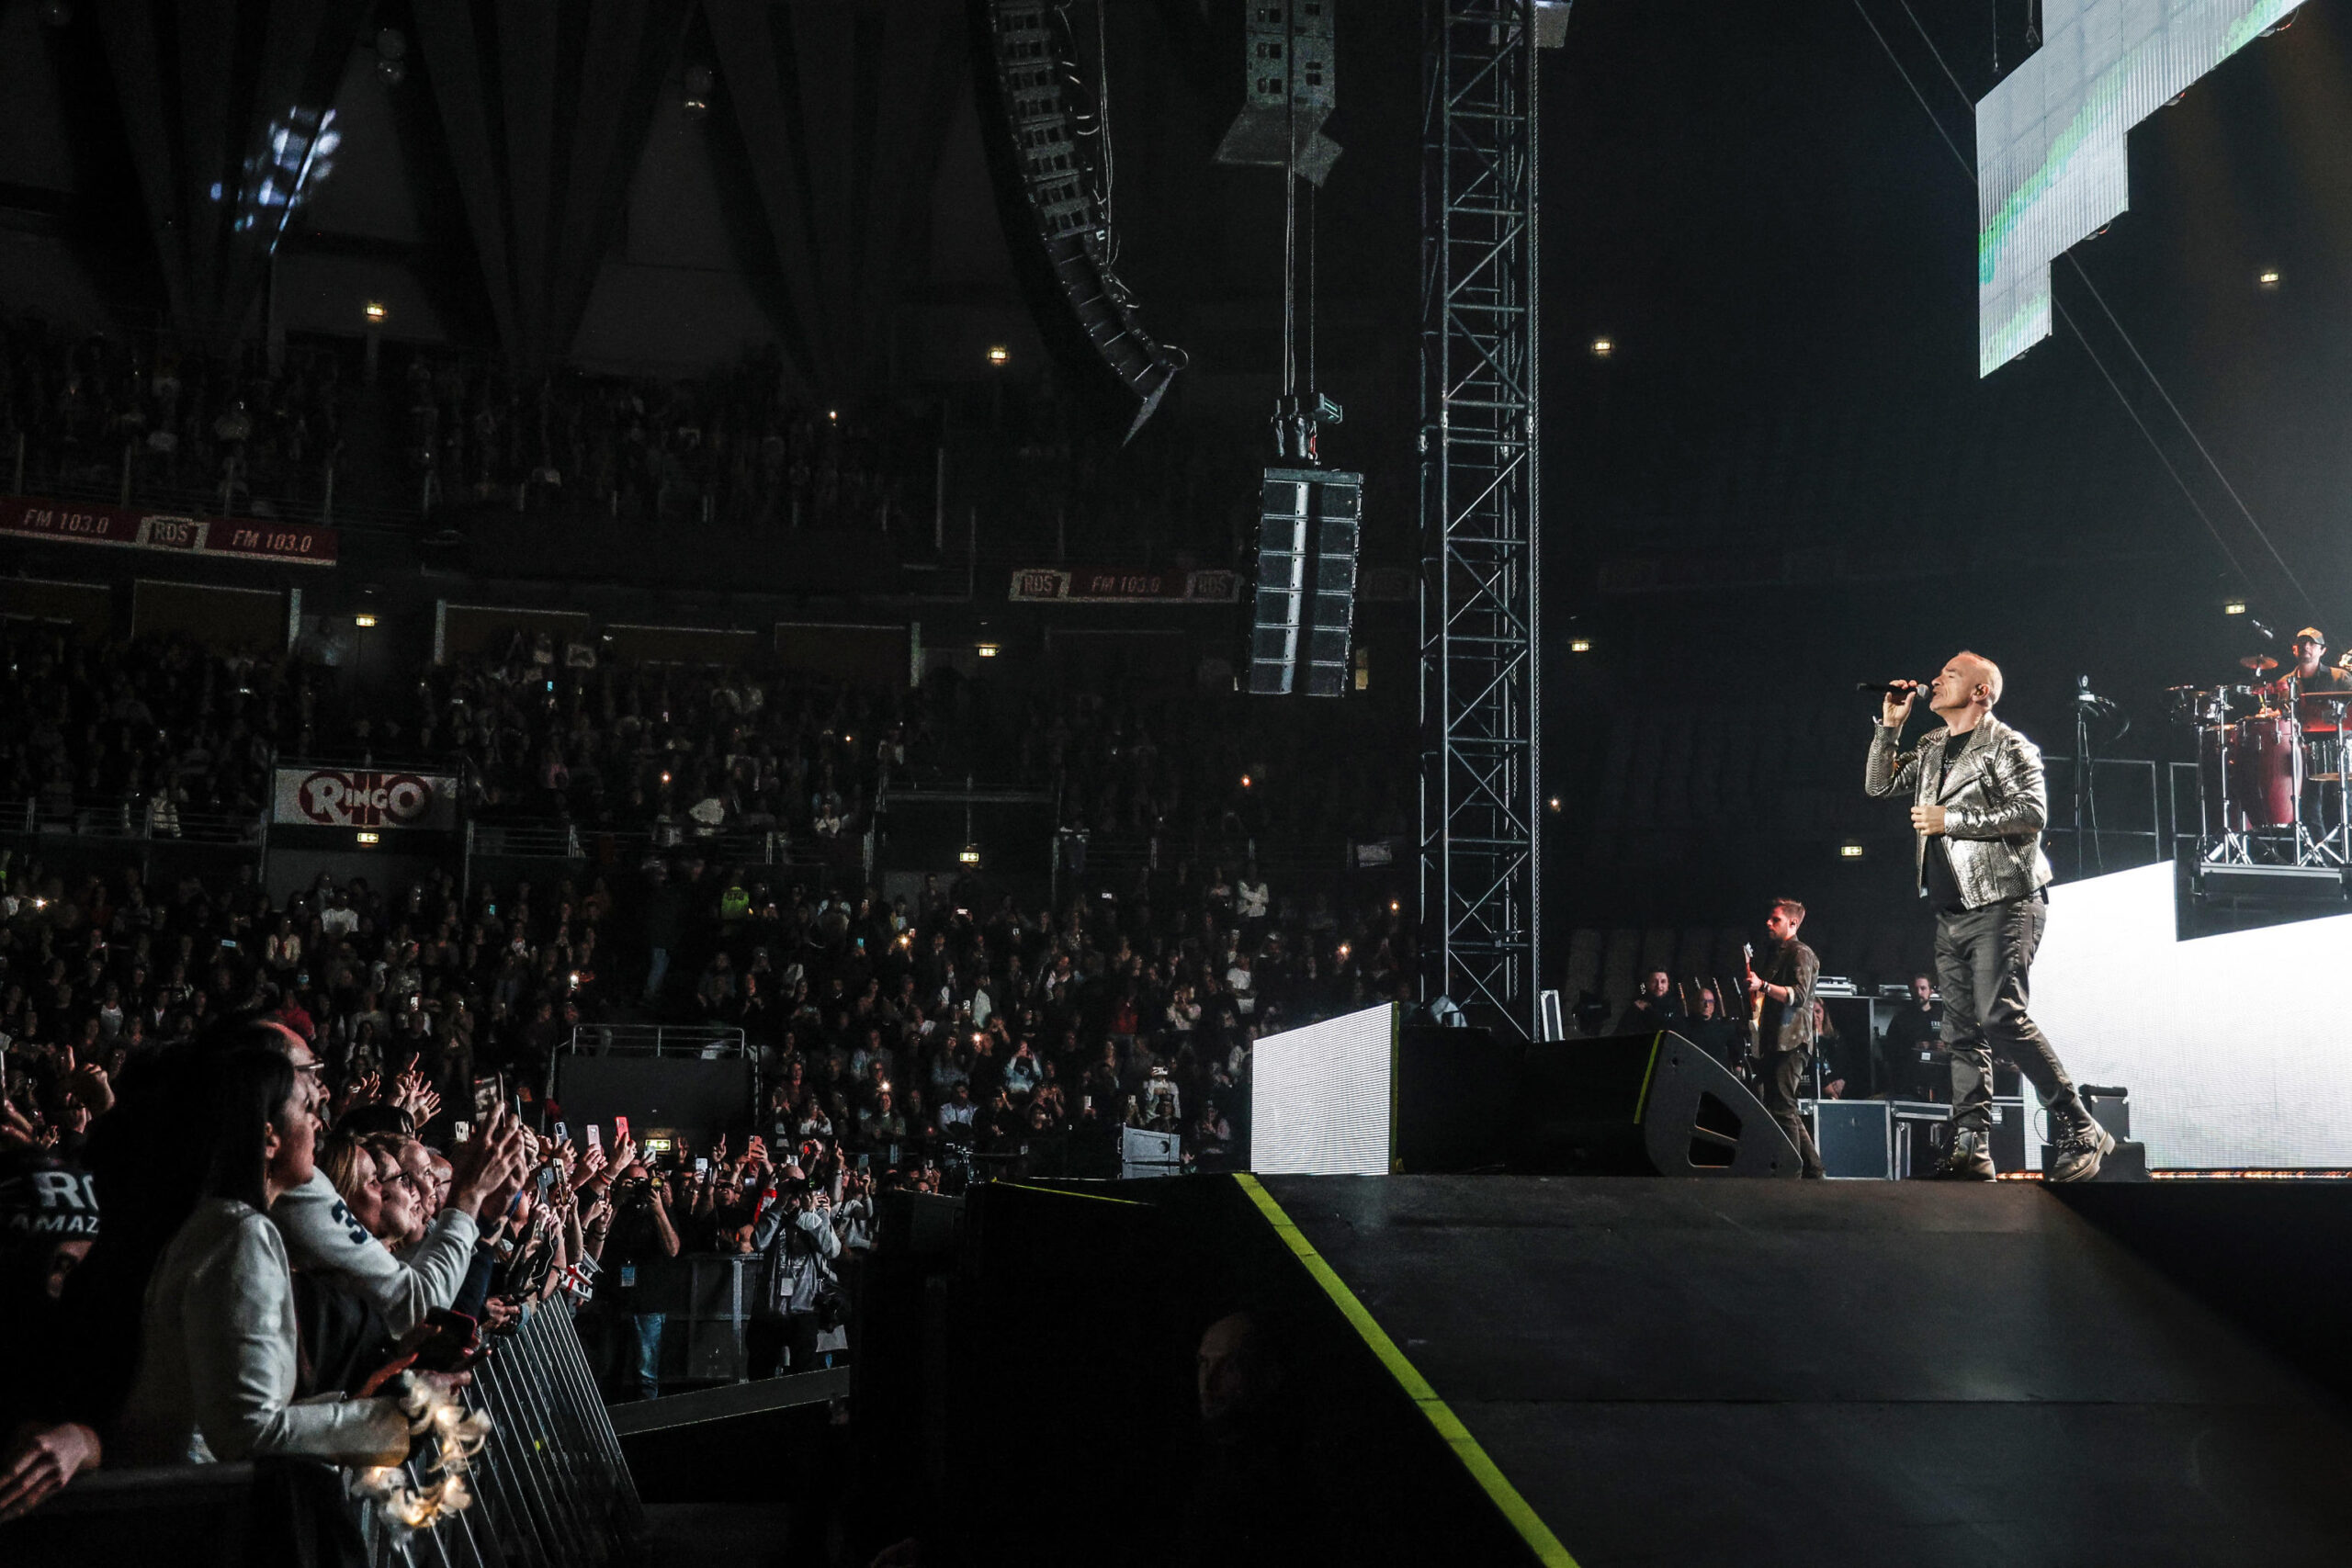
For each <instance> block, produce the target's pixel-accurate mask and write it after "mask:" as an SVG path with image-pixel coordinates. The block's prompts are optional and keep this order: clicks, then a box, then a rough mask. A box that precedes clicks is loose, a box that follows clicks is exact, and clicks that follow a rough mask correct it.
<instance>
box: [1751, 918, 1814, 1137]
mask: <svg viewBox="0 0 2352 1568" xmlns="http://www.w3.org/2000/svg"><path fill="white" fill-rule="evenodd" d="M1802 925H1804V905H1803V904H1800V903H1798V902H1797V901H1796V900H1795V899H1793V898H1775V899H1774V900H1772V912H1771V913H1770V915H1768V916H1767V917H1765V920H1764V930H1765V932H1766V934H1767V935H1769V936H1770V937H1771V939H1772V942H1773V948H1772V951H1771V952H1770V953H1767V954H1766V955H1765V959H1764V970H1763V973H1762V974H1760V975H1759V974H1758V973H1757V971H1756V969H1755V966H1754V964H1752V963H1751V964H1750V965H1749V967H1748V971H1747V1005H1748V1009H1749V1011H1748V1021H1749V1026H1750V1029H1751V1032H1752V1038H1753V1041H1754V1044H1755V1049H1756V1092H1757V1097H1758V1099H1760V1100H1763V1102H1764V1109H1765V1110H1766V1111H1770V1113H1771V1116H1772V1120H1773V1121H1775V1122H1779V1123H1780V1124H1781V1131H1782V1132H1784V1133H1786V1134H1788V1135H1789V1142H1791V1143H1792V1144H1794V1145H1796V1147H1797V1155H1798V1157H1799V1158H1801V1159H1802V1160H1803V1161H1804V1174H1805V1175H1806V1176H1807V1177H1808V1178H1812V1179H1819V1178H1820V1177H1821V1176H1822V1175H1823V1171H1822V1168H1821V1151H1820V1150H1819V1149H1817V1148H1815V1146H1814V1142H1813V1134H1812V1133H1811V1132H1810V1131H1808V1130H1807V1129H1806V1127H1805V1124H1804V1116H1803V1115H1801V1114H1799V1113H1798V1111H1797V1100H1798V1098H1799V1096H1800V1095H1802V1094H1803V1092H1804V1080H1805V1076H1806V1075H1807V1074H1808V1073H1810V1072H1812V1070H1813V983H1814V981H1815V978H1817V977H1818V976H1820V974H1821V960H1820V959H1818V958H1816V957H1815V956H1814V953H1813V949H1811V948H1809V947H1807V946H1806V945H1805V944H1804V942H1799V941H1798V940H1797V928H1798V927H1800V926H1802Z"/></svg>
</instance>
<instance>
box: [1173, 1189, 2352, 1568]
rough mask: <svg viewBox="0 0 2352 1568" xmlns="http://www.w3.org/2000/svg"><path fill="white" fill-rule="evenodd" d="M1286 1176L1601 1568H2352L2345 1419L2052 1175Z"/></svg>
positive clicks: (1420, 1359)
mask: <svg viewBox="0 0 2352 1568" xmlns="http://www.w3.org/2000/svg"><path fill="white" fill-rule="evenodd" d="M1170 1185H1172V1184H1170ZM1262 1185H1263V1188H1264V1190H1265V1192H1266V1193H1267V1194H1268V1195H1269V1196H1270V1197H1271V1198H1272V1199H1273V1200H1274V1201H1275V1202H1276V1203H1278V1204H1279V1205H1280V1209H1281V1211H1282V1213H1283V1214H1286V1215H1287V1216H1288V1218H1289V1220H1290V1222H1291V1223H1292V1224H1295V1226H1296V1227H1297V1229H1298V1232H1299V1233H1300V1235H1302V1236H1303V1237H1304V1238H1305V1240H1306V1242H1307V1243H1309V1244H1310V1245H1311V1246H1312V1247H1313V1248H1314V1250H1315V1251H1316V1252H1317V1253H1318V1254H1320V1256H1321V1257H1322V1258H1323V1259H1324V1260H1325V1261H1327V1262H1328V1263H1329V1265H1330V1267H1331V1269H1333V1270H1334V1271H1335V1273H1336V1274H1337V1276H1338V1278H1339V1280H1340V1281H1342V1282H1343V1283H1344V1285H1345V1287H1346V1289H1347V1290H1348V1291H1349V1292H1352V1293H1353V1294H1354V1296H1355V1297H1356V1299H1357V1300H1359V1301H1360V1302H1361V1303H1363V1307H1364V1308H1365V1309H1366V1310H1367V1311H1368V1312H1369V1314H1370V1315H1371V1317H1372V1319H1374V1321H1375V1322H1376V1323H1377V1325H1378V1327H1379V1329H1380V1330H1384V1331H1385V1334H1386V1336H1387V1337H1389V1338H1390V1339H1391V1340H1393V1341H1394V1343H1395V1345H1396V1347H1397V1349H1398V1350H1400V1351H1401V1352H1402V1354H1403V1356H1404V1357H1405V1358H1406V1359H1408V1360H1409V1361H1410V1362H1411V1365H1412V1368H1413V1369H1414V1370H1417V1371H1418V1372H1419V1374H1420V1375H1421V1376H1422V1377H1424V1378H1426V1379H1427V1381H1428V1382H1429V1384H1430V1387H1431V1388H1432V1389H1433V1390H1434V1391H1435V1393H1436V1395H1437V1396H1438V1398H1439V1399H1441V1400H1442V1401H1443V1403H1444V1404H1445V1405H1447V1406H1449V1407H1451V1409H1452V1411H1453V1415H1454V1416H1457V1417H1459V1419H1460V1420H1461V1422H1462V1423H1463V1425H1464V1427H1466V1428H1467V1430H1468V1432H1469V1434H1470V1436H1471V1438H1474V1439H1475V1440H1476V1445H1477V1447H1478V1448H1479V1449H1481V1450H1484V1452H1485V1454H1486V1455H1487V1457H1488V1458H1489V1459H1491V1461H1493V1463H1494V1465H1495V1466H1496V1467H1498V1469H1499V1471H1500V1472H1501V1474H1502V1475H1503V1476H1504V1477H1505V1478H1506V1479H1507V1480H1508V1481H1509V1483H1510V1486H1511V1487H1512V1488H1515V1489H1516V1490H1517V1492H1518V1493H1519V1494H1520V1495H1521V1496H1522V1497H1523V1498H1524V1499H1525V1501H1526V1503H1527V1504H1528V1505H1529V1506H1531V1507H1532V1509H1533V1511H1534V1512H1535V1513H1536V1514H1537V1515H1538V1516H1540V1517H1541V1518H1542V1520H1543V1521H1544V1524H1545V1525H1547V1526H1548V1527H1549V1528H1550V1529H1551V1531H1552V1533H1553V1534H1554V1535H1555V1536H1556V1537H1557V1539H1558V1541H1559V1543H1560V1544H1561V1545H1562V1546H1564V1547H1565V1548H1566V1551H1567V1552H1568V1553H1569V1554H1571V1555H1572V1556H1573V1559H1574V1561H1575V1562H1578V1563H1581V1564H1584V1565H1585V1568H1604V1565H1609V1564H1633V1563H1641V1564H1691V1565H1699V1564H1736V1565H1739V1568H1761V1565H1764V1564H1779V1563H1787V1564H1804V1565H1807V1568H1839V1565H1844V1564H1853V1565H1855V1568H1861V1565H1863V1564H1869V1565H1871V1568H1892V1565H1895V1564H1903V1565H1917V1564H1942V1563H1950V1564H1954V1565H1966V1568H2014V1565H2025V1564H2051V1565H2052V1568H2058V1565H2064V1568H2101V1565H2106V1564H2119V1565H2120V1564H2131V1565H2133V1568H2149V1565H2154V1564H2174V1563H2177V1564H2184V1565H2186V1564H2192V1563H2193V1564H2199V1565H2205V1564H2214V1563H2239V1562H2244V1563H2263V1564H2267V1565H2274V1568H2275V1565H2283V1564H2301V1563H2312V1564H2320V1563H2326V1564H2331V1565H2337V1564H2342V1563H2344V1562H2347V1561H2352V1501H2347V1499H2352V1427H2347V1425H2346V1418H2345V1412H2344V1410H2343V1408H2342V1407H2341V1406H2340V1405H2339V1404H2337V1403H2336V1402H2335V1399H2334V1396H2332V1395H2330V1394H2328V1393H2324V1391H2322V1390H2321V1389H2320V1388H2319V1387H2318V1386H2317V1385H2315V1384H2314V1383H2312V1382H2311V1381H2310V1380H2308V1379H2307V1378H2305V1377H2303V1376H2302V1375H2301V1374H2300V1373H2298V1372H2297V1371H2294V1370H2293V1369H2291V1368H2290V1367H2289V1366H2287V1365H2286V1364H2285V1363H2284V1362H2282V1361H2281V1360H2279V1359H2278V1358H2277V1357H2275V1356H2274V1355H2272V1354H2271V1353H2270V1352H2269V1351H2267V1350H2266V1349H2265V1348H2262V1347H2261V1346H2260V1345H2258V1344H2256V1342H2254V1341H2253V1340H2252V1339H2250V1338H2249V1337H2247V1336H2246V1335H2245V1334H2244V1333H2242V1332H2241V1331H2240V1330H2239V1329H2238V1328H2237V1327H2235V1326H2233V1324H2232V1323H2230V1322H2229V1321H2227V1320H2225V1319H2224V1318H2222V1316H2221V1315H2219V1314H2216V1313H2215V1312H2214V1311H2212V1310H2211V1309H2210V1308H2208V1307H2207V1306H2205V1305H2203V1304H2200V1303H2199V1302H2198V1301H2196V1300H2193V1299H2191V1297H2189V1296H2188V1294H2186V1293H2184V1292H2183V1291H2182V1290H2180V1289H2179V1288H2178V1287H2177V1286H2176V1285H2174V1284H2173V1283H2171V1282H2170V1281H2168V1280H2165V1278H2163V1277H2162V1276H2160V1275H2159V1274H2158V1273H2157V1272H2156V1271H2155V1270H2154V1269H2151V1268H2150V1267H2149V1266H2148V1265H2147V1264H2145V1263H2143V1262H2142V1261H2141V1260H2140V1259H2138V1258H2135V1257H2134V1256H2132V1255H2131V1253H2130V1252H2128V1251H2126V1250H2125V1249H2124V1248H2123V1247H2120V1245H2118V1244H2117V1243H2116V1242H2114V1241H2112V1240H2110V1239H2109V1238H2108V1236H2106V1235H2103V1234H2102V1233H2101V1232H2100V1231H2098V1230H2096V1229H2094V1228H2093V1227H2092V1226H2091V1225H2090V1224H2086V1222H2085V1221H2084V1220H2082V1219H2081V1218H2080V1217H2078V1216H2077V1215H2076V1214H2075V1213H2074V1212H2073V1211H2072V1210H2070V1209H2069V1208H2068V1207H2067V1206H2066V1205H2065V1203H2064V1202H2063V1201H2060V1200H2059V1199H2058V1198H2057V1197H2055V1196H2054V1195H2053V1194H2052V1192H2051V1191H2049V1190H2047V1189H2045V1188H2043V1187H2041V1185H2040V1184H2038V1183H2014V1182H2003V1183H1998V1184H1994V1185H1989V1186H1982V1187H1978V1186H1945V1185H1939V1184H1930V1183H1889V1184H1884V1185H1880V1184H1872V1183H1859V1182H1840V1183H1835V1184H1828V1183H1817V1182H1806V1183H1797V1182H1771V1181H1746V1182H1742V1181H1703V1180H1695V1179H1573V1178H1559V1179H1544V1178H1506V1177H1469V1178H1464V1177H1268V1178H1265V1179H1263V1181H1262ZM1129 1190H1133V1189H1132V1188H1131V1189H1129ZM1473 1462H1475V1459H1474V1461H1473Z"/></svg>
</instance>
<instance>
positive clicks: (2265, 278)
mask: <svg viewBox="0 0 2352 1568" xmlns="http://www.w3.org/2000/svg"><path fill="white" fill-rule="evenodd" d="M2254 281H2255V286H2256V288H2278V268H2277V267H2275V266H2267V267H2264V268H2263V269H2262V271H2261V272H2260V273H2258V274H2257V275H2256V277H2255V280H2254Z"/></svg>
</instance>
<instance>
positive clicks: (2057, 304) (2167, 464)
mask: <svg viewBox="0 0 2352 1568" xmlns="http://www.w3.org/2000/svg"><path fill="white" fill-rule="evenodd" d="M1854 13H1855V15H1857V16H1859V17H1861V18H1862V25H1863V26H1864V27H1866V28H1870V30H1871V37H1872V38H1874V39H1878V46H1879V48H1880V49H1882V50H1883V51H1886V58H1887V62H1888V63H1889V64H1891V65H1893V66H1894V73H1895V74H1896V75H1898V76H1900V77H1902V78H1903V85H1905V86H1906V87H1908V88H1910V89H1911V96H1912V97H1913V98H1915V99H1917V101H1918V105H1919V107H1920V110H1921V111H1922V112H1923V113H1925V114H1926V115H1927V117H1928V124H1929V125H1932V126H1934V127H1935V128H1936V135H1937V137H1938V138H1939V140H1941V141H1942V142H1943V144H1944V147H1945V148H1946V150H1947V151H1949V152H1951V155H1952V161H1953V162H1954V163H1956V164H1959V165H1960V172H1961V173H1962V174H1963V175H1967V176H1968V183H1969V184H1971V185H1974V184H1975V183H1976V170H1975V168H1974V166H1973V165H1972V164H1970V163H1969V161H1968V158H1967V156H1966V155H1965V154H1964V153H1962V152H1961V150H1960V144H1959V143H1958V142H1955V141H1953V140H1952V139H1951V132H1950V131H1948V130H1945V129H1944V122H1943V121H1942V120H1941V119H1939V118H1937V116H1936V111H1935V108H1934V107H1933V106H1931V105H1930V104H1929V103H1928V96H1927V95H1926V94H1924V93H1922V92H1920V91H1919V84H1918V83H1917V82H1915V81H1913V80H1912V78H1911V72H1910V69H1909V68H1908V67H1907V66H1905V64H1904V63H1903V60H1902V57H1901V56H1900V55H1898V54H1896V53H1895V52H1894V45H1893V44H1891V43H1889V42H1887V39H1886V35H1885V34H1884V33H1883V32H1881V31H1879V27H1878V23H1877V22H1875V21H1873V20H1872V19H1871V14H1870V12H1869V11H1867V10H1865V9H1864V8H1863V6H1862V0H1854ZM2050 303H2051V305H2052V307H2053V308H2055V309H2056V310H2057V312H2058V319H2059V320H2061V321H2064V322H2065V323H2066V329H2067V330H2068V331H2069V332H2071V333H2074V334H2075V341H2076V342H2077V343H2080V344H2082V345H2083V352H2084V353H2085V354H2086V355H2089V356H2090V361H2091V364H2092V366H2093V367H2095V368H2096V369H2097V370H2098V373H2099V378H2100V379H2102V380H2104V381H2105V382H2106V383H2107V385H2108V389H2109V390H2110V391H2112V392H2113V393H2114V394H2115V400H2116V401H2117V402H2119V403H2120V404H2122V405H2123V412H2125V413H2127V414H2129V415H2131V423H2133V424H2135V425H2138V426H2139V428H2140V434H2142V435H2143V436H2144V437H2146V439H2147V443H2148V449H2149V450H2150V451H2152V452H2154V454H2155V455H2156V461H2157V462H2159V463H2162V464H2163V465H2164V468H2165V473H2167V474H2170V475H2171V476H2172V482H2173V483H2174V484H2176V485H2178V486H2179V487H2180V494H2181V499H2182V500H2184V501H2186V502H2188V509H2189V510H2190V511H2191V512H2194V513H2197V520H2198V521H2199V523H2202V524H2203V525H2205V531H2206V532H2207V533H2208V534H2211V535H2212V536H2213V543H2214V544H2215V545H2216V546H2217V547H2220V549H2221V552H2222V558H2223V559H2225V560H2227V561H2228V562H2229V563H2230V569H2231V570H2233V571H2235V572H2236V573H2237V574H2238V577H2239V579H2240V580H2241V581H2245V580H2246V573H2245V567H2244V566H2242V565H2240V564H2239V562H2238V558H2237V552H2236V551H2234V550H2233V549H2231V548H2230V542H2229V540H2227V539H2225V538H2223V537H2222V531H2221V530H2220V529H2219V528H2216V527H2215V526H2213V520H2212V518H2211V517H2209V516H2207V515H2206V513H2205V508H2204V507H2203V506H2202V505H2200V504H2199V502H2198V500H2197V495H2196V492H2195V491H2191V490H2190V489H2189V488H2188V480H2187V479H2182V478H2181V477H2180V470H2179V469H2178V468H2175V467H2173V462H2172V459H2171V458H2170V457H2167V456H2165V449H2164V447H2163V446H2161V445H2159V444H2158V442H2157V440H2156V436H2155V433H2154V431H2152V430H2150V429H2149V428H2148V426H2147V423H2146V422H2145V421H2144V420H2143V419H2141V417H2140V411H2139V410H2138V409H2136V408H2133V407H2132V406H2131V399H2130V398H2128V397H2126V396H2125V395H2124V392H2123V389H2122V388H2121V387H2120V386H2118V385H2116V381H2115V378H2114V377H2113V376H2111V375H2109V373H2108V368H2107V365H2106V362H2105V361H2103V360H2101V359H2100V358H2099V356H2098V350H2097V349H2095V348H2093V347H2092V346H2091V340H2090V339H2089V338H2088V337H2087V336H2086V335H2085V333H2084V332H2083V329H2082V328H2081V327H2080V326H2078V325H2076V324H2075V317H2074V312H2072V311H2071V310H2067V309H2066V305H2065V301H2064V300H2063V299H2059V298H2058V297H2057V296H2056V295H2055V294H2054V293H2053V294H2052V296H2051V298H2050Z"/></svg>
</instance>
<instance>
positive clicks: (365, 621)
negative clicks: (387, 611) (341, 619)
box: [351, 614, 376, 629]
mask: <svg viewBox="0 0 2352 1568" xmlns="http://www.w3.org/2000/svg"><path fill="white" fill-rule="evenodd" d="M351 624H352V625H353V626H358V627H361V628H362V629H365V628H366V627H368V626H374V625H375V624H376V617H375V616H373V615H365V614H362V615H354V616H352V617H351Z"/></svg>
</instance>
